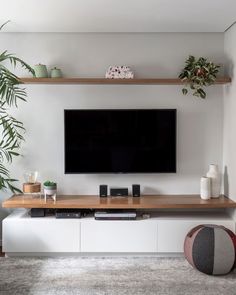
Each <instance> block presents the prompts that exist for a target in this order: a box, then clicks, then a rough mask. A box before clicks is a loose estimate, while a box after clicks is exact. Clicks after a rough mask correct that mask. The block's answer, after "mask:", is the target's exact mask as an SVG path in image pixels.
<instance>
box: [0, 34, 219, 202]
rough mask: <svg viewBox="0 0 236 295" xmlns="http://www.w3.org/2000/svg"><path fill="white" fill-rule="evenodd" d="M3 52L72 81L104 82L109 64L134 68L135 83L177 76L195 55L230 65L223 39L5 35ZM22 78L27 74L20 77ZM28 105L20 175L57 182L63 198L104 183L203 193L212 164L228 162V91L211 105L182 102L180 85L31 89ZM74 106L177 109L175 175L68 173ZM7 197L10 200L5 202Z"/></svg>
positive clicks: (211, 95) (17, 167)
mask: <svg viewBox="0 0 236 295" xmlns="http://www.w3.org/2000/svg"><path fill="white" fill-rule="evenodd" d="M0 48H1V50H3V49H8V50H9V51H10V52H14V53H16V54H17V55H18V56H20V57H22V58H23V59H24V60H25V61H27V62H28V63H30V64H32V65H34V64H36V63H38V62H41V63H45V64H47V65H49V68H51V67H52V66H55V65H56V66H59V67H61V68H62V69H63V72H64V74H65V75H66V76H81V77H100V76H103V75H104V73H105V71H106V69H107V67H108V66H109V65H119V64H125V65H130V66H131V67H132V69H133V70H134V71H135V74H136V77H152V76H156V77H177V76H178V72H179V71H180V69H181V68H182V67H183V64H184V60H185V58H186V57H187V56H188V55H189V54H193V55H196V56H206V57H209V58H210V59H212V60H213V61H215V62H220V63H224V53H223V34H208V33H205V34H185V33H181V34H29V33H27V34H13V33H11V34H7V33H4V34H1V42H0ZM19 74H21V73H19ZM27 91H28V97H29V98H28V102H27V103H21V104H20V106H19V109H18V111H17V113H16V114H17V116H18V118H19V119H21V120H22V121H23V122H24V124H25V127H26V129H27V133H26V135H25V138H26V142H25V145H24V147H23V149H22V153H23V157H22V158H20V159H18V160H17V161H16V162H15V163H14V165H13V166H12V174H13V176H14V177H16V178H19V179H20V180H21V181H22V180H23V177H22V175H23V173H24V172H25V171H27V170H32V169H36V170H38V171H39V172H40V174H41V179H40V180H41V181H43V180H46V179H48V178H49V179H52V180H55V181H57V182H58V185H59V190H60V192H61V193H66V194H69V193H75V194H96V193H97V192H98V185H99V184H100V183H107V184H109V185H117V186H121V185H122V186H130V185H131V184H132V183H140V184H141V186H142V190H143V192H144V193H147V194H148V193H173V194H179V193H180V194H181V193H184V194H187V193H199V179H200V176H202V175H203V174H205V173H206V171H207V169H208V165H209V164H210V163H218V164H220V165H221V164H222V130H223V87H222V86H212V87H210V88H209V89H208V97H207V99H206V100H201V99H196V98H194V97H192V96H186V97H185V96H182V94H181V87H180V86H155V85H154V86H140V85H136V86H107V85H104V86H103V85H98V86H95V85H94V86H85V85H84V86H79V85H74V86H72V85H69V86H68V85H58V86H55V85H54V86H52V85H51V86H50V85H31V86H27ZM66 108H68V109H70V108H71V109H73V108H177V110H178V143H177V159H178V162H177V165H178V172H177V173H176V174H155V175H148V174H147V175H65V174H64V158H63V154H64V151H63V145H64V139H63V110H64V109H66ZM5 197H6V196H5Z"/></svg>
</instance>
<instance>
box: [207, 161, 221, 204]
mask: <svg viewBox="0 0 236 295" xmlns="http://www.w3.org/2000/svg"><path fill="white" fill-rule="evenodd" d="M206 176H207V177H209V178H210V179H211V197H212V198H219V196H220V187H221V185H220V184H221V177H220V172H219V169H218V165H215V164H211V165H210V168H209V171H208V172H207V175H206Z"/></svg>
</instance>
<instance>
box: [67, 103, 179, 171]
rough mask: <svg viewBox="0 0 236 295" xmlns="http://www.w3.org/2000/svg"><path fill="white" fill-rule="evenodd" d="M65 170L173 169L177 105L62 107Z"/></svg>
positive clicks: (174, 169)
mask: <svg viewBox="0 0 236 295" xmlns="http://www.w3.org/2000/svg"><path fill="white" fill-rule="evenodd" d="M64 119H65V122H64V123H65V173H66V174H74V173H173V172H176V110H175V109H135V110H134V109H119V110H117V109H98V110H91V109H90V110H88V109H86V110H85V109H82V110H65V111H64Z"/></svg>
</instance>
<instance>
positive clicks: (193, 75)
mask: <svg viewBox="0 0 236 295" xmlns="http://www.w3.org/2000/svg"><path fill="white" fill-rule="evenodd" d="M185 64H186V65H185V67H184V69H183V70H182V71H181V73H180V75H179V78H180V79H181V81H182V82H183V83H184V84H185V87H184V88H183V89H182V93H183V94H184V95H186V94H187V93H188V92H189V89H188V88H190V90H192V94H193V95H194V96H197V97H201V98H203V99H204V98H206V92H205V90H204V88H205V87H206V86H210V85H212V84H214V83H215V80H216V75H217V74H218V72H219V68H220V66H219V65H216V64H214V63H213V62H209V61H208V60H207V59H206V58H203V57H200V58H199V59H196V58H195V57H194V56H192V55H190V56H189V58H188V59H187V60H186V62H185Z"/></svg>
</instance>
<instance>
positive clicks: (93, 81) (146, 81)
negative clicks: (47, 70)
mask: <svg viewBox="0 0 236 295" xmlns="http://www.w3.org/2000/svg"><path fill="white" fill-rule="evenodd" d="M21 81H22V82H23V83H25V84H81V85H83V84H84V85H86V84H90V85H182V84H183V82H182V81H181V80H180V79H175V78H173V79H170V78H160V79H159V78H142V79H106V78H21ZM230 82H231V78H229V77H223V78H218V79H216V82H215V84H221V85H223V84H228V83H230Z"/></svg>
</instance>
